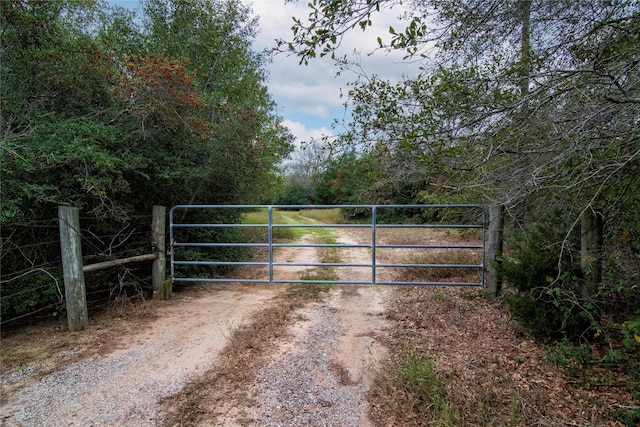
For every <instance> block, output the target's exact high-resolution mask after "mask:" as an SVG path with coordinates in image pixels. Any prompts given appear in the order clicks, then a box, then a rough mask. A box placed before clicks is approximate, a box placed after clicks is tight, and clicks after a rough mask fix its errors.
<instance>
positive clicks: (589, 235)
mask: <svg viewBox="0 0 640 427" xmlns="http://www.w3.org/2000/svg"><path fill="white" fill-rule="evenodd" d="M580 228H581V238H580V267H581V268H582V272H583V274H584V283H583V284H582V289H581V292H582V296H583V297H585V298H589V297H591V296H593V295H595V294H596V293H597V292H598V285H599V284H600V282H601V281H602V231H603V230H602V215H601V214H600V213H599V212H596V211H594V210H592V209H587V210H585V211H584V212H582V217H581V227H580Z"/></svg>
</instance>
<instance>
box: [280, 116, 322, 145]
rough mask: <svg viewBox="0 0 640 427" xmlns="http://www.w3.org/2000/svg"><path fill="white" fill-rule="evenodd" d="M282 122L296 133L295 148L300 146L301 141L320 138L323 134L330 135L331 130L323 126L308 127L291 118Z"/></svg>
mask: <svg viewBox="0 0 640 427" xmlns="http://www.w3.org/2000/svg"><path fill="white" fill-rule="evenodd" d="M282 124H283V125H285V126H286V127H287V128H289V130H290V131H291V133H293V134H294V135H296V137H297V138H298V141H297V144H296V148H297V149H299V148H300V145H301V143H302V142H303V141H304V142H309V141H311V140H312V139H320V138H322V137H324V136H329V135H332V130H331V129H329V128H328V127H325V126H322V127H318V128H312V127H308V126H307V125H306V124H304V123H300V122H296V121H293V120H287V119H285V120H283V122H282Z"/></svg>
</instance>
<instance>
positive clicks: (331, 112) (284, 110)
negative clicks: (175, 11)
mask: <svg viewBox="0 0 640 427" xmlns="http://www.w3.org/2000/svg"><path fill="white" fill-rule="evenodd" d="M243 2H244V4H246V5H249V6H251V7H252V9H253V12H254V14H255V15H256V16H257V17H258V18H259V25H260V28H259V31H258V36H257V38H256V40H255V42H254V48H255V49H256V50H258V51H261V50H262V49H269V48H272V47H273V46H274V45H275V40H276V39H285V40H290V39H291V38H292V33H291V26H292V25H293V21H292V17H293V16H295V17H297V18H303V19H304V18H306V17H307V16H308V14H309V8H308V6H307V3H308V1H306V0H300V1H294V2H285V0H243ZM108 3H110V4H115V5H119V6H123V7H127V8H131V9H136V8H137V7H138V0H110V1H108ZM401 12H402V11H401V10H400V9H398V8H395V9H392V10H390V11H386V12H385V13H384V14H382V15H380V16H376V18H375V19H374V20H373V24H374V25H373V27H371V28H368V29H367V31H365V32H363V31H361V30H360V29H354V30H352V31H351V32H350V33H348V36H347V37H346V38H345V39H344V40H343V43H342V45H341V47H340V50H339V51H338V52H337V53H336V57H341V56H343V55H347V56H348V57H349V58H355V57H354V52H359V55H358V56H357V57H358V58H359V59H360V61H361V65H362V70H363V71H364V72H365V74H366V75H368V76H371V75H377V76H378V77H382V78H388V79H390V80H398V79H400V78H401V77H402V75H403V74H413V73H415V72H416V71H417V67H418V66H417V65H416V64H407V63H405V62H403V61H402V60H401V59H402V58H401V56H400V55H399V54H389V53H385V52H381V51H378V52H376V53H375V54H373V55H369V54H370V53H371V52H372V51H374V50H375V47H376V46H377V42H376V39H377V36H378V35H380V36H381V37H382V38H383V39H385V38H386V40H388V39H389V33H388V29H389V26H393V27H394V28H396V29H397V28H401V27H402V26H401V25H400V24H398V19H397V17H398V16H399V15H400V14H401ZM266 68H267V72H268V75H269V77H268V81H267V87H268V89H269V93H270V94H271V96H272V97H273V99H274V101H275V102H276V104H277V114H278V115H279V116H281V117H282V118H283V122H284V125H285V126H287V127H288V128H289V130H290V131H291V133H292V134H293V135H294V136H295V137H296V145H297V146H300V144H301V143H302V141H307V142H308V141H309V140H310V139H319V138H321V137H322V136H325V135H327V136H331V135H334V134H335V133H336V132H339V130H340V129H337V130H334V129H332V128H331V124H332V123H333V121H334V120H338V121H339V122H342V121H343V120H344V119H345V118H346V119H348V118H349V112H348V110H347V111H345V108H344V106H343V104H344V102H345V98H344V97H342V98H341V96H340V95H341V92H342V93H344V94H346V93H347V91H348V90H349V87H348V82H349V81H353V80H355V79H356V77H357V76H356V75H354V74H353V73H350V72H344V73H342V74H341V75H340V76H336V73H337V72H338V68H337V67H336V66H335V65H334V62H333V60H331V58H329V57H324V58H314V59H312V60H310V61H309V64H308V65H299V59H298V58H297V57H295V56H293V55H288V54H278V55H275V56H274V57H273V61H272V62H271V63H270V64H268V66H267V67H266Z"/></svg>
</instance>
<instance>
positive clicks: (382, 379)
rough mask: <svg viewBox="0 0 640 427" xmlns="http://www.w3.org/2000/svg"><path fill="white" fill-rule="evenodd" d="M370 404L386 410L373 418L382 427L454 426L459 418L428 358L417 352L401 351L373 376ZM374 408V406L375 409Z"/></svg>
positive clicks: (432, 362) (374, 414)
mask: <svg viewBox="0 0 640 427" xmlns="http://www.w3.org/2000/svg"><path fill="white" fill-rule="evenodd" d="M375 382H376V385H375V388H374V390H375V391H374V396H373V400H374V401H375V402H379V403H380V404H383V405H384V406H385V410H384V413H376V411H375V410H374V411H373V416H374V418H376V421H378V422H379V423H380V424H381V425H385V424H386V423H387V422H388V421H389V420H390V419H392V420H393V425H404V426H423V425H430V426H431V425H433V426H443V427H446V426H457V425H459V420H460V415H459V413H458V410H457V409H456V408H455V407H454V406H453V405H451V404H450V403H449V402H448V401H447V398H446V392H445V384H444V382H443V381H442V379H441V378H440V377H439V376H438V374H437V372H436V370H435V363H434V361H433V359H431V357H429V356H428V355H427V354H426V353H425V352H423V351H421V350H419V349H410V350H406V349H405V350H402V351H401V352H400V353H399V354H398V355H397V357H396V358H395V359H394V360H392V361H391V363H389V364H388V365H387V366H385V367H384V368H383V369H382V371H381V372H378V375H377V376H376V380H375ZM374 407H375V406H374Z"/></svg>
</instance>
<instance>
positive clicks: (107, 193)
mask: <svg viewBox="0 0 640 427" xmlns="http://www.w3.org/2000/svg"><path fill="white" fill-rule="evenodd" d="M141 5H142V8H141V11H142V12H141V14H136V13H135V12H133V11H129V10H126V9H123V8H118V7H111V6H108V5H107V4H106V3H103V2H100V1H94V0H80V1H77V0H74V1H71V0H49V1H36V0H27V1H13V0H2V2H1V14H0V27H1V28H2V31H1V33H0V36H1V40H0V45H1V46H2V48H1V50H0V55H1V56H0V63H1V64H2V68H1V71H0V73H1V74H0V90H1V94H0V101H1V103H2V105H1V107H2V108H1V110H2V111H1V115H2V116H1V117H2V124H1V126H2V127H1V130H2V134H1V138H2V145H1V149H0V162H1V163H2V204H1V206H0V220H1V221H2V251H3V257H2V293H3V295H7V294H11V293H13V292H14V291H19V290H22V289H24V288H25V287H29V286H31V285H32V284H33V283H34V282H37V281H38V280H40V279H38V280H35V279H36V278H34V277H33V275H32V274H31V273H30V272H31V271H32V270H33V268H34V266H40V265H45V264H46V265H49V263H50V262H51V259H52V258H55V252H58V251H59V249H55V245H53V248H54V249H51V248H48V249H46V250H44V252H46V254H43V253H40V252H42V251H41V248H40V249H38V248H36V249H33V250H30V249H22V250H21V249H18V248H20V247H23V246H24V247H32V246H29V245H33V244H34V243H35V242H37V241H50V240H55V233H56V230H55V227H54V228H50V227H49V228H41V229H39V231H38V232H35V231H34V227H36V225H37V223H36V221H39V220H43V219H53V218H55V217H56V207H57V206H58V205H73V206H76V207H78V208H80V209H81V212H82V216H83V217H84V218H86V219H87V221H90V220H91V219H97V220H99V221H100V222H99V223H98V224H99V225H98V227H99V228H100V234H101V235H108V234H110V233H112V234H117V231H119V230H120V229H121V228H122V223H124V222H129V223H134V224H135V226H136V227H137V228H138V230H145V231H146V230H148V229H149V218H148V215H149V214H150V212H151V207H152V206H153V205H164V206H168V207H170V206H172V205H174V204H177V203H210V204H223V203H250V202H254V201H257V200H259V199H260V198H261V197H262V194H263V193H264V191H265V189H268V188H270V187H272V186H273V184H274V183H276V182H278V181H279V179H280V178H279V176H280V169H279V166H278V165H279V163H280V162H281V160H282V159H283V158H284V157H286V156H287V155H288V154H289V152H290V151H291V149H292V145H291V144H292V136H291V135H290V133H289V132H288V130H287V129H286V128H285V127H284V126H283V125H282V124H281V119H280V118H279V117H278V116H276V115H275V108H274V104H273V101H272V100H271V99H270V97H269V95H268V94H267V90H266V86H265V79H266V76H265V71H264V64H265V60H266V58H265V57H264V56H263V55H262V54H259V53H256V52H254V51H253V50H252V49H251V43H252V40H253V38H254V37H255V34H256V28H257V26H256V18H254V17H252V15H251V11H250V9H248V8H247V7H246V6H244V5H243V4H242V3H241V2H239V1H237V0H204V1H198V2H191V1H186V0H143V1H142V2H141ZM141 215H144V216H145V218H143V219H142V220H140V219H139V217H140V216H141ZM29 225H31V227H30V226H29ZM34 238H35V239H36V241H35V242H34V241H33V240H32V239H34ZM51 250H54V251H55V252H54V253H51V252H50V251H51ZM86 250H87V249H86ZM88 250H91V249H88ZM96 250H98V251H99V249H96ZM88 255H91V254H88ZM52 274H53V273H52ZM45 276H46V275H45ZM52 286H54V285H53V284H52ZM4 314H5V312H4V310H3V315H4Z"/></svg>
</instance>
